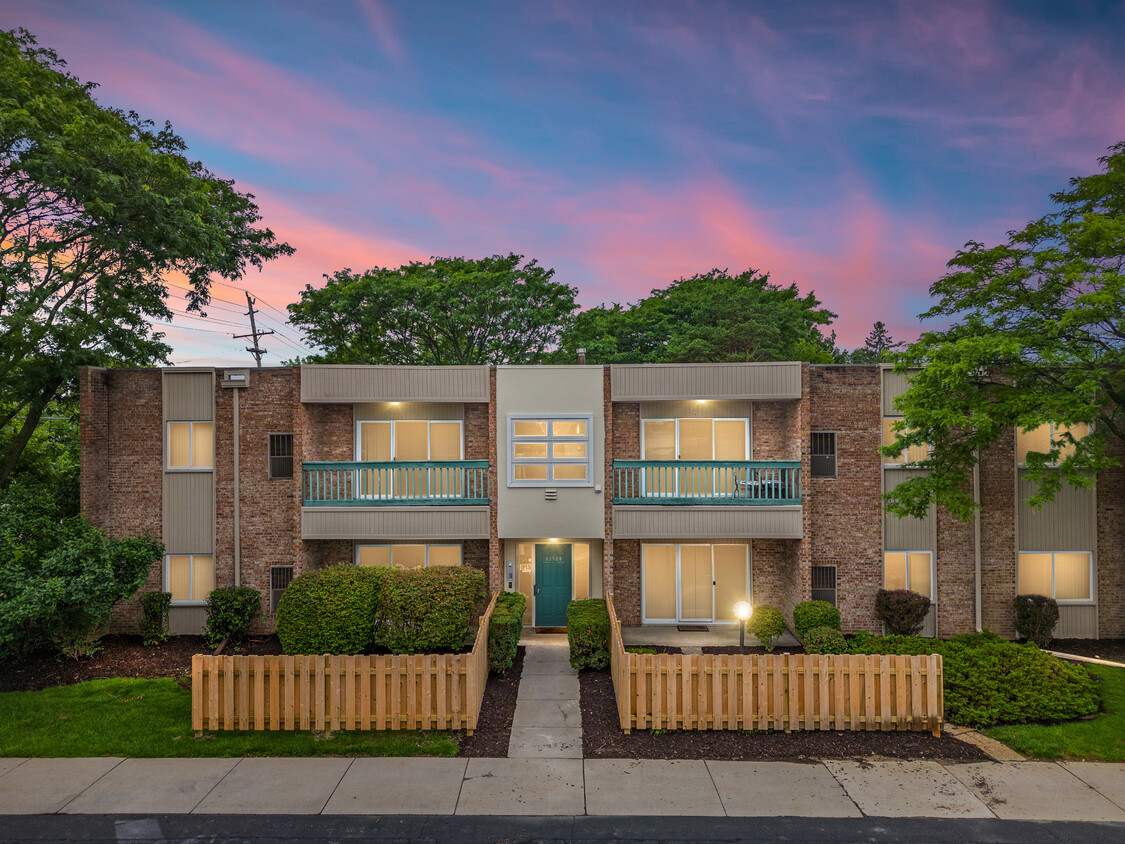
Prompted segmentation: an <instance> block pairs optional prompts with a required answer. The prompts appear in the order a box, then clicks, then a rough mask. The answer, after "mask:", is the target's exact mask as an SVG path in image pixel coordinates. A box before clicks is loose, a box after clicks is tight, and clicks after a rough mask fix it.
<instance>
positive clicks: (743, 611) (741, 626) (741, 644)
mask: <svg viewBox="0 0 1125 844" xmlns="http://www.w3.org/2000/svg"><path fill="white" fill-rule="evenodd" d="M753 612H754V610H753V609H752V608H751V607H750V604H749V602H747V601H739V602H738V603H737V604H735V605H734V617H735V618H737V619H738V652H739V653H740V654H744V653H746V622H747V621H749V620H750V614H751V613H753Z"/></svg>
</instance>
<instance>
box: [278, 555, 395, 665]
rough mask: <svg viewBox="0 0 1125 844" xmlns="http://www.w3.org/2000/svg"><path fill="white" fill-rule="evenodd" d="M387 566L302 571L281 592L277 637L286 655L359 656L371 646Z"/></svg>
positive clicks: (348, 565) (352, 566)
mask: <svg viewBox="0 0 1125 844" xmlns="http://www.w3.org/2000/svg"><path fill="white" fill-rule="evenodd" d="M387 571H389V569H385V568H376V567H368V566H355V565H352V564H350V563H342V564H341V565H337V566H331V567H329V568H325V569H317V570H315V571H309V572H305V573H304V574H302V575H300V576H299V577H297V578H295V579H294V580H293V582H292V583H290V584H289V587H288V588H287V589H286V590H285V592H284V593H282V596H281V601H280V602H279V603H278V606H277V635H278V638H280V639H281V648H282V650H283V651H284V652H285V653H287V654H361V653H364V652H365V651H367V650H370V648H371V641H372V638H373V637H374V619H375V607H376V605H377V603H378V600H379V584H380V583H381V581H382V577H383V575H384V574H385V573H386V572H387Z"/></svg>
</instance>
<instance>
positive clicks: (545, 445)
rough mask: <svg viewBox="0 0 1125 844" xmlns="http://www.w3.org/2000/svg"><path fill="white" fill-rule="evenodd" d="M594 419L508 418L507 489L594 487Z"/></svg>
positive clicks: (553, 417) (562, 417) (576, 417)
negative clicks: (526, 487) (525, 487)
mask: <svg viewBox="0 0 1125 844" xmlns="http://www.w3.org/2000/svg"><path fill="white" fill-rule="evenodd" d="M593 429H594V419H593V416H549V417H546V416H540V417H531V416H509V417H508V486H593V485H594V480H593V478H594V471H593V459H594V443H593Z"/></svg>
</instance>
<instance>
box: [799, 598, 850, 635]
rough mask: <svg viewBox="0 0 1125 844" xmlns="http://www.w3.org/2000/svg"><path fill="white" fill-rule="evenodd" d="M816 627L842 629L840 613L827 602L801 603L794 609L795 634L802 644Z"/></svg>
mask: <svg viewBox="0 0 1125 844" xmlns="http://www.w3.org/2000/svg"><path fill="white" fill-rule="evenodd" d="M814 627H831V628H832V629H833V630H839V629H840V611H839V610H838V609H836V608H835V607H834V606H832V605H831V604H830V603H828V602H827V601H801V603H799V604H797V606H795V607H794V608H793V632H794V633H795V634H797V638H798V639H800V640H801V641H802V642H803V641H805V635H806V634H807V633H808V632H809V631H810V630H812V629H813V628H814Z"/></svg>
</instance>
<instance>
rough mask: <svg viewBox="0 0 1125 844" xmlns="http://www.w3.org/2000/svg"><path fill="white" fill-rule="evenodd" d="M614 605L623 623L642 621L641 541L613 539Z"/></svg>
mask: <svg viewBox="0 0 1125 844" xmlns="http://www.w3.org/2000/svg"><path fill="white" fill-rule="evenodd" d="M613 606H614V607H615V608H616V610H617V617H618V618H619V619H621V623H622V624H640V623H641V541H640V540H639V539H615V540H614V541H613Z"/></svg>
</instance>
